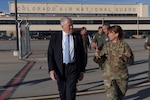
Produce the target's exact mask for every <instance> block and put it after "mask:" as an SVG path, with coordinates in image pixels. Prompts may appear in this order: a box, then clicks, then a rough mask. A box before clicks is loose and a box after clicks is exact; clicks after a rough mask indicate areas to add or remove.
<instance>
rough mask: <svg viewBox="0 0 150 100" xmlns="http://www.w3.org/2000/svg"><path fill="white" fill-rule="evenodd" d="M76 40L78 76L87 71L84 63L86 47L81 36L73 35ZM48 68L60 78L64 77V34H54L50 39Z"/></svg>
mask: <svg viewBox="0 0 150 100" xmlns="http://www.w3.org/2000/svg"><path fill="white" fill-rule="evenodd" d="M72 35H73V39H74V48H75V50H74V53H75V54H74V57H75V64H76V67H77V69H78V75H79V73H80V72H84V71H85V62H84V59H85V58H84V55H85V53H84V47H83V41H82V37H81V35H80V34H77V33H73V34H72ZM47 56H48V68H49V72H50V71H51V70H54V71H55V72H56V74H57V75H58V76H63V75H64V73H63V53H62V32H60V33H53V34H52V36H51V39H50V43H49V47H48V55H47Z"/></svg>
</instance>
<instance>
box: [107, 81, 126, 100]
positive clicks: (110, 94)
mask: <svg viewBox="0 0 150 100" xmlns="http://www.w3.org/2000/svg"><path fill="white" fill-rule="evenodd" d="M104 86H105V91H106V95H107V98H108V99H107V100H124V96H125V93H126V91H127V86H128V80H127V79H125V80H115V81H114V80H105V79H104Z"/></svg>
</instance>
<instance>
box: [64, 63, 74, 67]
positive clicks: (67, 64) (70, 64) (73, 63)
mask: <svg viewBox="0 0 150 100" xmlns="http://www.w3.org/2000/svg"><path fill="white" fill-rule="evenodd" d="M74 64H75V62H71V63H68V64H66V63H63V65H64V66H68V65H74Z"/></svg>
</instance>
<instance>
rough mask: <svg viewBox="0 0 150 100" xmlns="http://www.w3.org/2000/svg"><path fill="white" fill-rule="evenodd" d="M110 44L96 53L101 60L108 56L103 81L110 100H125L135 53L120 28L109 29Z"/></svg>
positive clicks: (112, 27)
mask: <svg viewBox="0 0 150 100" xmlns="http://www.w3.org/2000/svg"><path fill="white" fill-rule="evenodd" d="M108 37H109V40H110V41H109V42H107V43H106V44H105V45H104V46H103V48H102V50H100V51H97V52H95V56H97V57H99V58H101V56H103V55H106V57H107V59H106V61H105V66H104V71H103V79H104V86H105V91H106V94H107V98H108V100H123V98H124V96H125V93H126V91H127V86H128V69H127V64H128V63H129V64H130V63H133V62H130V61H134V60H130V59H133V58H134V57H132V56H133V53H132V50H131V48H130V47H129V45H128V44H127V43H126V42H124V41H123V31H122V28H121V27H120V26H117V25H115V26H111V27H109V28H108Z"/></svg>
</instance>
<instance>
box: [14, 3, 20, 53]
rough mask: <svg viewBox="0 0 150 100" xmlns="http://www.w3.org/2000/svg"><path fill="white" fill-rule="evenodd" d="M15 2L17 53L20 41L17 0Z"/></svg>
mask: <svg viewBox="0 0 150 100" xmlns="http://www.w3.org/2000/svg"><path fill="white" fill-rule="evenodd" d="M14 2H15V20H16V47H17V51H18V50H19V40H18V12H17V0H14Z"/></svg>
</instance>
